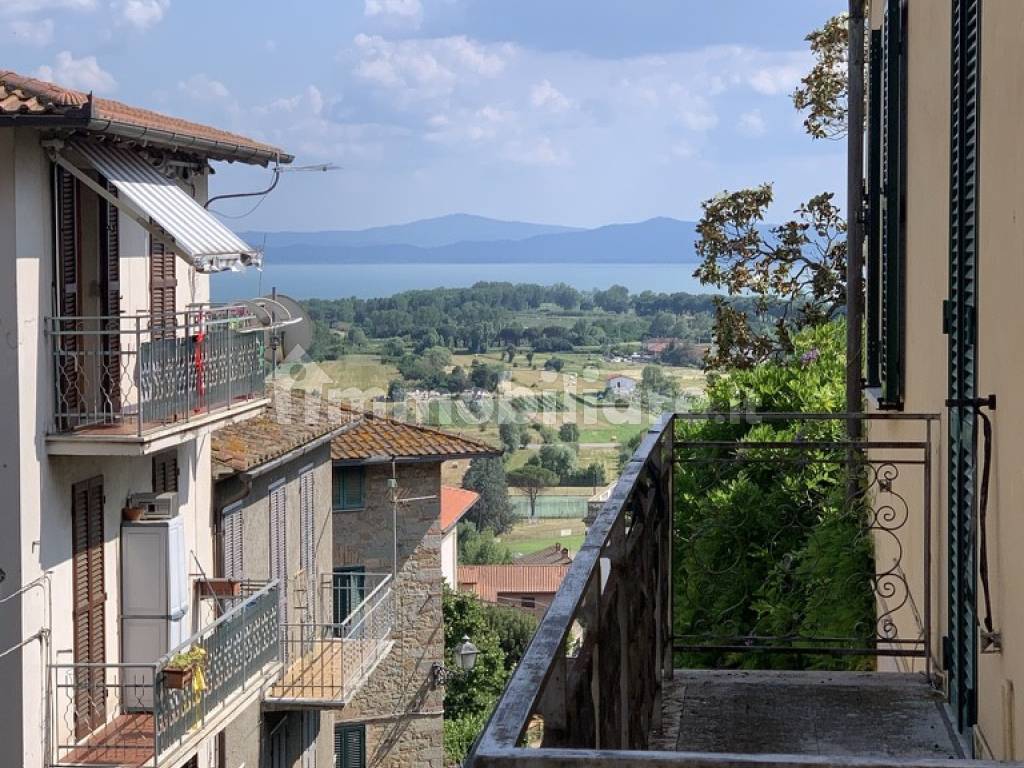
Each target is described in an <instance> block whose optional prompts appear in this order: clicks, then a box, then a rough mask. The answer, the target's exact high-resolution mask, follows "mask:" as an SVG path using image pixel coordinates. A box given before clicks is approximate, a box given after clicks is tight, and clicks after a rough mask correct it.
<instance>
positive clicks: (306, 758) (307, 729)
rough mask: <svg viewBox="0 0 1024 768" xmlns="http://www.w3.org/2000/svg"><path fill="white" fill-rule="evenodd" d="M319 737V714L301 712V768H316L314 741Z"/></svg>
mask: <svg viewBox="0 0 1024 768" xmlns="http://www.w3.org/2000/svg"><path fill="white" fill-rule="evenodd" d="M319 735H320V713H319V712H316V711H313V710H308V709H307V710H304V711H303V712H302V768H316V739H317V737H318V736H319Z"/></svg>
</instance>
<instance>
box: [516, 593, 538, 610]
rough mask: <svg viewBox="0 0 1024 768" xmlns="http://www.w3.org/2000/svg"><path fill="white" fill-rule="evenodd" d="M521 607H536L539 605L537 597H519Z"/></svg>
mask: <svg viewBox="0 0 1024 768" xmlns="http://www.w3.org/2000/svg"><path fill="white" fill-rule="evenodd" d="M519 607H520V608H536V607H537V601H536V599H534V597H533V595H523V596H522V597H521V598H519Z"/></svg>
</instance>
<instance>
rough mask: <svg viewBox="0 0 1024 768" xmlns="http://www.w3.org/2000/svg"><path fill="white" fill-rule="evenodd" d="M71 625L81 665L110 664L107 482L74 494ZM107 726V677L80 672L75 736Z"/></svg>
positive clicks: (86, 484) (90, 483)
mask: <svg viewBox="0 0 1024 768" xmlns="http://www.w3.org/2000/svg"><path fill="white" fill-rule="evenodd" d="M71 528H72V542H71V561H72V566H71V567H72V586H71V591H72V602H73V609H72V622H73V625H74V659H75V662H76V663H83V664H84V663H92V664H102V663H104V662H105V661H106V642H105V640H106V623H105V618H104V611H105V609H106V600H107V595H106V587H105V584H104V573H103V541H104V539H103V478H102V477H94V478H91V479H89V480H83V481H82V482H80V483H75V484H74V485H73V486H72V489H71ZM105 721H106V688H105V673H104V670H103V669H102V668H100V669H83V668H79V669H77V670H76V671H75V734H76V736H78V737H82V736H85V735H86V734H88V733H90V732H92V731H93V730H95V729H96V728H97V727H99V726H100V725H102V724H103V723H104V722H105Z"/></svg>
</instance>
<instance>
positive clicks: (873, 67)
mask: <svg viewBox="0 0 1024 768" xmlns="http://www.w3.org/2000/svg"><path fill="white" fill-rule="evenodd" d="M868 62H869V64H868V72H869V83H868V157H867V163H868V166H867V189H868V225H867V286H866V287H867V304H866V307H865V320H866V329H865V337H866V341H867V350H866V351H867V366H866V367H867V370H866V379H867V385H868V386H869V387H879V386H881V383H882V380H881V373H880V371H879V352H880V348H881V341H882V339H881V336H882V318H881V314H880V312H881V289H882V274H881V272H882V269H881V267H882V240H881V236H882V136H881V130H882V93H881V89H882V32H881V30H878V29H873V30H871V43H870V52H869V56H868Z"/></svg>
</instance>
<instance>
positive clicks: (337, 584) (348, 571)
mask: <svg viewBox="0 0 1024 768" xmlns="http://www.w3.org/2000/svg"><path fill="white" fill-rule="evenodd" d="M332 586H333V590H332V591H333V593H334V600H333V613H334V615H333V616H332V617H331V618H332V623H333V624H334V627H335V629H334V632H335V635H338V636H340V635H341V633H342V628H341V624H342V623H343V622H344V621H345V619H347V618H348V617H349V615H350V614H351V613H352V611H353V610H354V609H355V608H356V606H358V605H359V604H360V603H361V602H363V600H364V599H365V598H366V569H365V568H363V566H361V565H348V566H340V567H338V568H335V569H334V577H333V585H332Z"/></svg>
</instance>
